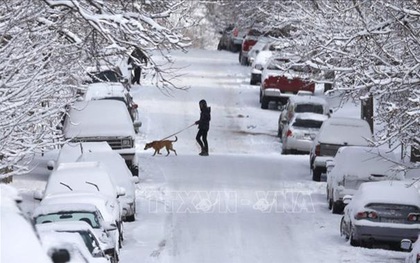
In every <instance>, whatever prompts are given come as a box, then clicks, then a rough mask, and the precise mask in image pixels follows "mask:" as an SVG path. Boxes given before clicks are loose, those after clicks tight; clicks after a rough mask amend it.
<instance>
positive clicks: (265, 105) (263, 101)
mask: <svg viewBox="0 0 420 263" xmlns="http://www.w3.org/2000/svg"><path fill="white" fill-rule="evenodd" d="M269 102H270V101H269V100H268V99H267V98H266V97H264V96H262V97H261V109H264V110H266V109H268V103H269Z"/></svg>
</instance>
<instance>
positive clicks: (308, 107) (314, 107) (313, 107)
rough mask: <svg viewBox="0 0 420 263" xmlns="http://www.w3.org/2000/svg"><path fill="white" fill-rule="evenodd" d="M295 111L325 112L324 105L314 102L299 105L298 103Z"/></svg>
mask: <svg viewBox="0 0 420 263" xmlns="http://www.w3.org/2000/svg"><path fill="white" fill-rule="evenodd" d="M295 112H298V113H300V112H313V113H318V114H323V113H324V107H323V106H322V105H319V104H312V103H308V104H298V105H296V109H295Z"/></svg>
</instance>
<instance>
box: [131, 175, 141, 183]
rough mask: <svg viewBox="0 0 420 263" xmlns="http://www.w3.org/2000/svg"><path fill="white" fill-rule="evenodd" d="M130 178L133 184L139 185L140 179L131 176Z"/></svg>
mask: <svg viewBox="0 0 420 263" xmlns="http://www.w3.org/2000/svg"><path fill="white" fill-rule="evenodd" d="M130 178H131V182H133V184H138V183H140V179H139V177H138V176H132V177H130Z"/></svg>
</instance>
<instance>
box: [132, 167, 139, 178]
mask: <svg viewBox="0 0 420 263" xmlns="http://www.w3.org/2000/svg"><path fill="white" fill-rule="evenodd" d="M130 171H131V174H132V175H133V176H139V167H138V166H137V165H136V166H134V165H133V166H131V167H130Z"/></svg>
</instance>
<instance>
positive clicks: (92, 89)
mask: <svg viewBox="0 0 420 263" xmlns="http://www.w3.org/2000/svg"><path fill="white" fill-rule="evenodd" d="M126 93H127V90H126V89H125V87H124V85H123V84H121V83H118V82H98V83H92V84H89V85H88V86H87V89H86V93H85V100H95V99H103V98H110V97H122V98H125V94H126Z"/></svg>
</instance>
